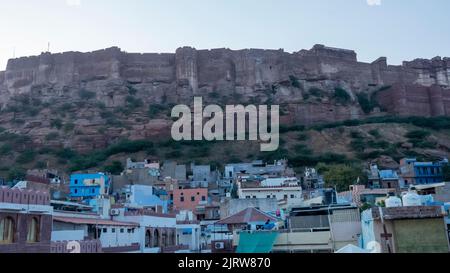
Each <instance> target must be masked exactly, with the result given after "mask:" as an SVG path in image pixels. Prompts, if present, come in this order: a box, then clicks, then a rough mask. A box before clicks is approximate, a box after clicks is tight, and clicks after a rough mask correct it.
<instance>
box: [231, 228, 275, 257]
mask: <svg viewBox="0 0 450 273" xmlns="http://www.w3.org/2000/svg"><path fill="white" fill-rule="evenodd" d="M277 236H278V232H254V233H248V232H241V233H239V245H238V247H237V250H236V253H270V252H271V251H272V249H273V245H274V243H275V240H276V239H277Z"/></svg>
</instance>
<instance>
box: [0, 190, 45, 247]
mask: <svg viewBox="0 0 450 273" xmlns="http://www.w3.org/2000/svg"><path fill="white" fill-rule="evenodd" d="M52 213H53V208H52V207H51V206H50V195H49V193H48V192H42V191H34V190H27V189H22V190H21V189H11V188H7V187H0V253H50V249H51V244H50V238H51V232H52Z"/></svg>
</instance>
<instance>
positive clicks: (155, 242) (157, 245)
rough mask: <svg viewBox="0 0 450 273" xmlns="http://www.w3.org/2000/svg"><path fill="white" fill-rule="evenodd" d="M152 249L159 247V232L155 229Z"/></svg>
mask: <svg viewBox="0 0 450 273" xmlns="http://www.w3.org/2000/svg"><path fill="white" fill-rule="evenodd" d="M153 247H159V231H158V229H155V235H154V236H153Z"/></svg>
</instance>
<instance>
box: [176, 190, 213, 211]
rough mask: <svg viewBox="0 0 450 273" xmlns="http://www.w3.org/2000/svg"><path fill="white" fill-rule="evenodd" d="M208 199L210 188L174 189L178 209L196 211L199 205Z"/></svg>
mask: <svg viewBox="0 0 450 273" xmlns="http://www.w3.org/2000/svg"><path fill="white" fill-rule="evenodd" d="M207 201H208V189H175V190H174V191H173V205H174V209H176V210H190V211H195V209H196V207H197V206H199V205H205V204H206V203H207Z"/></svg>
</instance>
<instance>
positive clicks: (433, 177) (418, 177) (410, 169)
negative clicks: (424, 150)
mask: <svg viewBox="0 0 450 273" xmlns="http://www.w3.org/2000/svg"><path fill="white" fill-rule="evenodd" d="M446 164H448V160H447V159H445V160H442V161H438V162H418V161H417V160H416V159H412V158H407V159H403V160H402V161H401V162H400V170H401V177H402V184H403V185H404V186H408V185H411V184H413V185H420V184H432V183H441V182H443V180H444V177H443V172H442V167H443V166H444V165H446Z"/></svg>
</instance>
